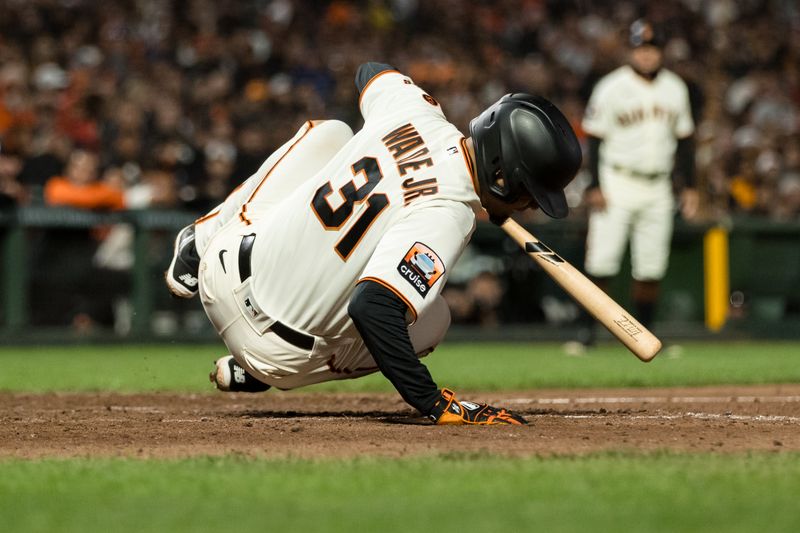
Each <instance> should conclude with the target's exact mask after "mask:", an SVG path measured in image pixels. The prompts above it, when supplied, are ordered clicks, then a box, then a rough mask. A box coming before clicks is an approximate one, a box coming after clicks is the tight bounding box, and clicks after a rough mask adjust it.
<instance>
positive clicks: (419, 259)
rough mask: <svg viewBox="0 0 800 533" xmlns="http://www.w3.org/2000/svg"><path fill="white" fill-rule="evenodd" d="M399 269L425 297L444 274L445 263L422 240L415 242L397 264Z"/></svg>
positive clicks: (404, 277)
mask: <svg viewBox="0 0 800 533" xmlns="http://www.w3.org/2000/svg"><path fill="white" fill-rule="evenodd" d="M397 271H398V272H399V273H400V275H401V276H403V279H405V280H406V281H407V282H409V283H410V284H411V286H412V287H414V289H416V291H417V292H418V293H419V294H420V296H422V297H423V298H425V296H427V295H428V292H429V291H430V289H431V287H433V284H434V283H436V281H437V280H438V279H439V278H440V277H442V274H444V263H443V262H442V260H441V259H439V256H438V255H436V252H434V251H433V250H431V249H430V248H428V247H427V246H425V245H424V244H422V243H421V242H415V243H414V246H412V247H411V249H410V250H408V252H406V255H405V257H403V260H402V261H400V264H399V265H397Z"/></svg>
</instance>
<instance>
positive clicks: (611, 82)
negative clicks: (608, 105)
mask: <svg viewBox="0 0 800 533" xmlns="http://www.w3.org/2000/svg"><path fill="white" fill-rule="evenodd" d="M631 72H632V71H631V70H630V68H629V67H628V66H627V65H623V66H621V67H617V68H615V69H614V70H612V71H611V72H609V73H608V74H606V75H605V76H603V77H602V78H600V79H599V80H598V81H597V83H596V84H595V86H594V91H595V92H600V93H602V92H604V91H609V90H613V88H614V87H616V86H618V85H620V84H621V83H626V82H627V81H628V80H629V79H630V75H631Z"/></svg>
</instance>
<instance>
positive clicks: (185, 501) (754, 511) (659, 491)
mask: <svg viewBox="0 0 800 533" xmlns="http://www.w3.org/2000/svg"><path fill="white" fill-rule="evenodd" d="M798 494H800V455H796V454H780V455H768V454H762V455H750V456H715V455H695V456H680V455H647V456H624V455H597V456H589V457H582V458H550V459H543V458H536V457H534V458H524V459H503V458H496V457H481V456H466V457H464V456H449V457H427V458H418V459H404V460H395V461H381V460H378V459H363V460H349V461H274V460H257V459H243V458H222V459H208V458H200V459H185V460H176V461H149V462H148V461H140V460H134V459H104V460H96V459H95V460H93V459H83V460H71V461H58V460H45V461H6V462H0V519H2V524H3V526H2V527H3V530H4V531H9V532H11V531H13V532H39V531H41V532H48V533H55V532H73V531H74V532H81V533H83V532H91V531H114V532H115V533H125V532H137V533H139V532H145V531H164V532H166V531H170V532H182V531H187V532H203V531H210V532H214V533H219V532H220V531H236V532H237V533H239V532H245V531H280V532H284V531H285V532H289V531H292V532H294V531H336V532H348V533H349V532H353V531H364V532H372V531H381V532H387V533H388V532H393V531H398V532H402V533H407V532H409V531H415V532H416V531H458V532H471V531H487V532H498V531H503V532H505V531H543V532H550V533H552V532H572V531H575V532H577V531H592V532H605V531H608V532H620V531H636V532H649V531H675V532H678V531H702V532H704V533H709V532H725V533H737V532H756V531H770V532H772V533H777V532H784V531H786V532H795V531H800V513H798V512H797V495H798ZM86 502H91V505H87V504H86Z"/></svg>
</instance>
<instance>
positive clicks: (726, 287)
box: [703, 226, 730, 331]
mask: <svg viewBox="0 0 800 533" xmlns="http://www.w3.org/2000/svg"><path fill="white" fill-rule="evenodd" d="M703 263H704V267H705V268H704V279H705V299H706V327H707V328H708V329H710V330H711V331H719V330H720V329H722V326H724V325H725V321H726V320H727V318H728V303H729V302H728V299H729V295H730V281H729V279H730V277H729V268H730V265H729V262H728V231H727V230H726V229H725V228H723V227H721V226H715V227H713V228H711V229H709V230H708V231H707V232H706V234H705V237H704V238H703Z"/></svg>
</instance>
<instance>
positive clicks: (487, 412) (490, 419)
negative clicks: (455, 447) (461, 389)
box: [429, 389, 528, 426]
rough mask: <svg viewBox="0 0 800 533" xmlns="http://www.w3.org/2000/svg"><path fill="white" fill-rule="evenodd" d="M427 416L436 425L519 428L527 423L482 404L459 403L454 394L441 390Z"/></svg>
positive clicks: (520, 418)
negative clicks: (507, 425)
mask: <svg viewBox="0 0 800 533" xmlns="http://www.w3.org/2000/svg"><path fill="white" fill-rule="evenodd" d="M429 416H430V418H431V420H433V421H434V422H436V424H437V425H445V424H451V425H461V424H470V425H479V426H494V425H500V424H511V425H515V426H521V425H524V424H527V423H528V422H527V421H526V420H525V419H524V418H522V417H521V416H519V415H515V414H514V413H512V412H510V411H506V410H505V409H499V408H497V407H492V406H491V405H486V404H484V403H473V402H460V401H458V400H457V399H456V394H455V393H454V392H453V391H451V390H449V389H442V397H441V398H439V401H437V402H436V405H434V406H433V410H432V411H431V414H430V415H429Z"/></svg>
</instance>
